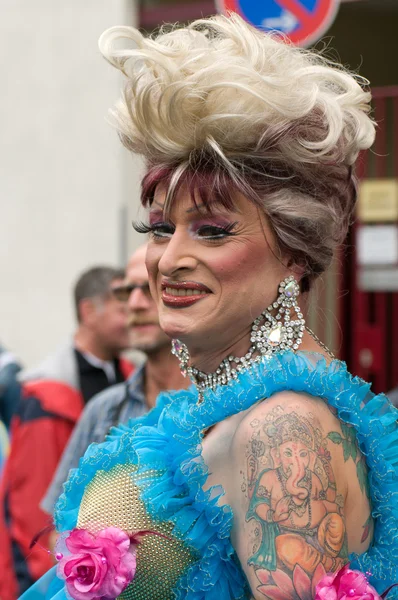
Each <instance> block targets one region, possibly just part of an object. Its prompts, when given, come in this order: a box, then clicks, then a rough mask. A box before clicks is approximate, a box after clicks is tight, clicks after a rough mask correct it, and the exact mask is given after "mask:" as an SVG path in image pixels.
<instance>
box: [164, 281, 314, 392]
mask: <svg viewBox="0 0 398 600" xmlns="http://www.w3.org/2000/svg"><path fill="white" fill-rule="evenodd" d="M299 294H300V286H299V284H298V283H297V281H296V280H295V278H294V277H293V275H290V276H289V277H287V278H286V279H284V280H283V281H282V282H281V283H280V284H279V296H278V298H277V299H276V301H275V302H274V303H273V304H271V305H270V306H268V308H267V309H266V310H264V311H263V312H262V313H261V315H260V316H259V317H257V319H256V320H255V321H254V323H253V325H252V329H251V336H250V341H251V346H250V348H249V350H248V351H247V353H246V354H245V356H243V357H241V358H238V357H236V356H232V355H231V356H228V357H227V358H225V359H224V360H223V361H222V363H221V364H220V366H219V367H218V369H217V370H216V371H215V373H203V372H202V371H199V370H198V369H195V367H192V366H190V365H189V361H190V357H189V351H188V348H187V347H186V345H185V344H182V343H181V342H180V341H179V340H173V341H172V350H171V351H172V353H173V354H174V355H175V356H176V357H177V358H178V360H179V362H180V369H181V372H182V374H183V375H184V377H185V376H187V375H188V376H189V378H190V379H191V381H192V382H193V383H194V384H195V385H196V387H197V388H198V389H199V397H200V398H203V392H204V391H205V390H206V389H209V388H210V389H215V388H216V387H217V386H218V385H223V384H226V383H228V382H229V381H231V379H236V378H237V376H238V373H239V372H240V371H243V370H244V369H247V368H249V367H250V365H252V364H254V363H257V362H260V360H261V358H262V356H268V357H270V356H271V355H272V354H275V353H276V352H280V351H283V350H290V349H293V350H298V348H299V346H300V344H301V342H302V338H303V334H304V331H305V321H304V318H303V315H302V313H301V309H300V307H299V305H298V303H297V298H298V296H299ZM275 310H276V313H275V314H272V313H273V312H275ZM292 311H293V312H294V313H296V314H295V317H294V315H293V317H294V318H293V319H292V318H291V313H292Z"/></svg>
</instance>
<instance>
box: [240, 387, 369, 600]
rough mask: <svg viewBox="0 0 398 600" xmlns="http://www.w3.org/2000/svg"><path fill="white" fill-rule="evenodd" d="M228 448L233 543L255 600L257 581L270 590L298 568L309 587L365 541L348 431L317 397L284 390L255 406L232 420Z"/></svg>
mask: <svg viewBox="0 0 398 600" xmlns="http://www.w3.org/2000/svg"><path fill="white" fill-rule="evenodd" d="M232 449H233V452H232V461H233V467H234V468H233V473H235V486H234V489H235V490H236V495H237V496H238V499H237V500H235V499H234V506H235V511H236V517H237V518H236V523H237V526H236V529H235V532H234V543H235V548H236V550H237V552H238V556H239V558H240V560H241V564H242V566H243V568H244V569H245V572H246V575H247V578H248V580H249V582H250V586H251V590H252V593H253V596H254V598H256V600H257V598H261V597H262V593H258V589H259V586H260V585H261V583H263V584H264V581H265V582H267V585H268V583H269V585H270V591H272V590H273V589H275V587H277V586H278V582H282V581H287V579H286V577H287V578H289V580H290V581H291V582H292V586H293V585H294V580H295V577H296V576H297V572H300V573H305V574H306V576H307V578H308V580H309V581H310V582H311V584H314V583H316V581H317V580H318V578H319V577H320V576H321V575H322V574H325V573H327V572H335V571H337V570H338V569H339V568H341V567H342V566H343V565H344V564H345V562H347V560H348V555H349V552H351V551H363V550H364V549H365V547H366V546H367V545H369V542H370V540H369V538H368V539H366V538H365V537H364V534H363V532H362V531H361V527H362V526H363V525H364V524H365V522H367V521H368V519H369V518H370V507H369V502H368V500H367V498H366V490H364V489H361V481H360V478H359V477H358V473H360V471H361V469H360V466H361V464H362V463H361V461H362V457H361V455H360V453H359V450H358V446H357V443H356V438H355V430H353V429H352V428H350V427H349V426H348V425H346V424H344V423H342V422H341V421H340V420H339V419H338V417H337V416H336V414H335V413H334V412H333V410H332V409H331V408H330V407H329V406H328V404H327V403H326V402H325V401H324V400H322V399H321V398H316V397H313V396H310V395H306V394H297V393H294V392H289V391H287V392H281V393H278V394H275V395H274V396H272V397H271V398H269V399H267V400H264V401H263V402H260V403H258V404H257V405H256V406H254V407H253V408H252V409H251V410H250V411H248V412H246V413H245V415H244V416H243V418H242V419H241V421H240V422H239V424H238V425H237V428H236V431H235V436H234V440H233V444H232ZM350 490H351V492H350ZM350 495H351V496H352V497H353V498H354V497H355V498H356V504H355V515H354V514H353V513H352V511H351V508H350ZM354 516H355V518H354ZM355 519H356V520H355ZM358 519H359V520H358ZM368 529H369V528H368ZM261 589H262V592H264V591H266V585H265V587H264V586H263V587H262V588H261ZM292 590H293V587H292ZM278 591H279V590H278ZM282 591H283V590H282V589H281V590H280V592H281V593H282ZM265 595H267V594H265Z"/></svg>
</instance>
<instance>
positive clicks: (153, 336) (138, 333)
mask: <svg viewBox="0 0 398 600" xmlns="http://www.w3.org/2000/svg"><path fill="white" fill-rule="evenodd" d="M145 255H146V246H144V247H141V248H139V249H138V250H137V251H136V252H135V253H134V254H133V256H132V257H131V259H130V261H129V263H128V265H127V270H126V279H125V281H124V282H123V285H122V286H121V287H120V288H119V289H120V292H121V293H118V291H117V287H116V286H113V288H114V289H115V287H116V296H117V297H120V298H121V297H123V293H122V290H123V288H124V290H125V292H124V297H125V301H126V303H127V307H128V313H129V319H128V322H129V327H130V346H131V347H132V348H133V349H135V350H141V351H142V352H145V353H147V354H148V353H150V352H153V351H156V350H158V349H159V348H161V347H163V346H167V345H170V339H169V338H168V337H167V335H166V334H165V333H164V332H163V331H162V329H161V328H160V325H159V317H158V310H157V307H156V304H155V302H154V301H153V299H152V297H151V294H150V291H149V283H148V273H147V270H146V266H145Z"/></svg>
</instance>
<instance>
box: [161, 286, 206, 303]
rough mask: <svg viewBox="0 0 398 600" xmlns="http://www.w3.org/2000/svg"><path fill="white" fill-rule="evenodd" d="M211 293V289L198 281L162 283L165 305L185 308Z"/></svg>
mask: <svg viewBox="0 0 398 600" xmlns="http://www.w3.org/2000/svg"><path fill="white" fill-rule="evenodd" d="M209 294H211V290H209V288H208V287H207V286H205V285H203V284H201V283H197V282H196V281H184V282H169V281H165V282H163V283H162V300H163V303H164V304H165V306H169V307H171V308H185V307H188V306H192V305H193V304H196V303H197V302H199V301H200V300H203V298H205V297H206V296H208V295H209Z"/></svg>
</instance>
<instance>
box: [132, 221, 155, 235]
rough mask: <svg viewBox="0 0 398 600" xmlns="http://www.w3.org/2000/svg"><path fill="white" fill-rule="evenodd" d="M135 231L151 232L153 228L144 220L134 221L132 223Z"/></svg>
mask: <svg viewBox="0 0 398 600" xmlns="http://www.w3.org/2000/svg"><path fill="white" fill-rule="evenodd" d="M132 225H133V229H134V231H136V232H137V233H151V231H152V230H153V228H152V227H151V226H150V225H147V224H146V223H144V222H143V221H133V223H132Z"/></svg>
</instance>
